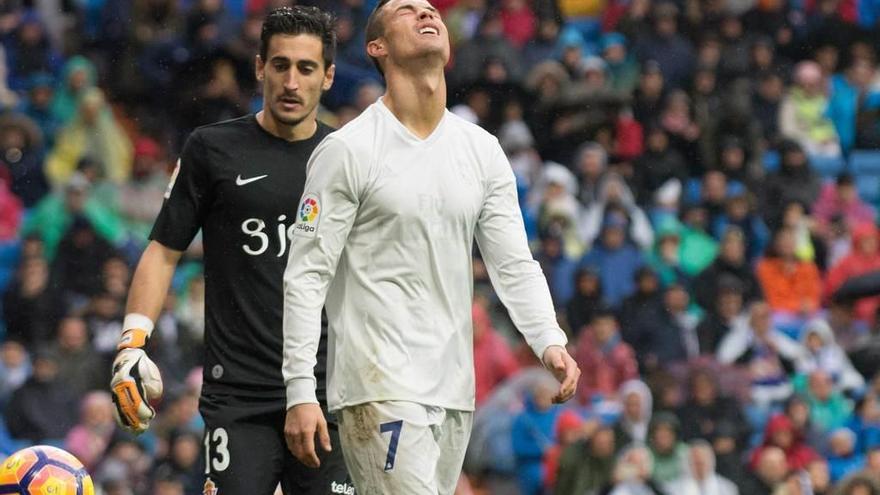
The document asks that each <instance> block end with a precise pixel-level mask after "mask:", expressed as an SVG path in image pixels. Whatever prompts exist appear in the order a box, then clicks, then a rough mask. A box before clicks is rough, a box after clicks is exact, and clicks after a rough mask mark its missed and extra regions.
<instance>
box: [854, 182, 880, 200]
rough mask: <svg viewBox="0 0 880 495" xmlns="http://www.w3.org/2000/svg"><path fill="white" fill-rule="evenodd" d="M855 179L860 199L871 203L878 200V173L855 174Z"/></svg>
mask: <svg viewBox="0 0 880 495" xmlns="http://www.w3.org/2000/svg"><path fill="white" fill-rule="evenodd" d="M855 181H856V187H857V188H858V191H859V196H860V197H861V198H862V200H864V201H866V202H868V203H872V204H876V203H877V202H878V201H880V175H856V177H855Z"/></svg>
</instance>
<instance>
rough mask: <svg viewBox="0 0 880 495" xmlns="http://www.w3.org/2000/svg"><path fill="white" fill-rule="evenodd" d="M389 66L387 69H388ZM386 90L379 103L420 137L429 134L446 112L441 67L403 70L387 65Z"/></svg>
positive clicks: (444, 84)
mask: <svg viewBox="0 0 880 495" xmlns="http://www.w3.org/2000/svg"><path fill="white" fill-rule="evenodd" d="M389 69H390V70H389ZM385 82H386V85H387V88H388V89H387V90H386V92H385V96H383V97H382V103H384V104H385V106H386V107H388V110H390V111H391V113H392V114H394V116H395V117H397V120H399V121H400V123H401V124H403V125H404V126H406V128H407V129H409V130H410V131H411V132H412V133H413V134H415V135H416V136H418V137H419V138H422V139H424V138H426V137H428V136H429V135H430V134H431V133H432V132H433V131H434V129H436V128H437V125H439V124H440V120H441V119H442V118H443V114H444V112H445V111H446V77H445V76H444V74H443V67H442V66H436V67H426V68H418V69H404V68H402V67H391V66H389V67H387V68H386V70H385Z"/></svg>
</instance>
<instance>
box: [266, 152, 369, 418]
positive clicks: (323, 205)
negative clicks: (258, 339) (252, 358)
mask: <svg viewBox="0 0 880 495" xmlns="http://www.w3.org/2000/svg"><path fill="white" fill-rule="evenodd" d="M355 165H356V164H355V162H354V159H353V157H352V155H351V153H350V151H349V150H348V149H347V147H346V145H345V144H344V142H342V141H341V140H339V139H335V138H334V137H333V136H328V137H327V138H325V139H324V141H323V142H321V144H319V145H318V147H317V148H316V149H315V151H314V153H313V154H312V157H311V159H310V160H309V165H308V176H307V178H306V185H305V189H304V191H305V192H304V194H303V197H302V199H301V200H300V204H299V207H298V209H297V210H296V224H295V225H294V227H293V235H292V239H291V249H290V255H289V258H288V261H287V268H286V270H285V271H284V319H283V332H284V348H283V364H282V376H283V378H284V383H285V385H286V387H287V407H288V408H290V407H292V406H295V405H297V404H303V403H317V402H318V400H317V397H316V395H315V387H316V380H315V374H314V368H315V364H316V362H317V358H316V354H317V352H318V343H319V341H320V338H321V308H322V307H323V306H324V301H325V299H326V297H327V292H328V290H329V287H330V283H331V281H332V280H333V276H334V275H335V273H336V267H337V264H338V263H339V257H340V255H341V253H342V250H343V248H344V247H345V242H346V239H347V238H348V234H349V231H350V230H351V227H352V225H353V223H354V219H355V216H356V215H357V211H358V206H359V195H358V192H357V191H358V189H359V182H360V181H359V180H358V177H357V174H356V170H355Z"/></svg>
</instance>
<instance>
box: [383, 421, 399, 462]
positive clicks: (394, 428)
mask: <svg viewBox="0 0 880 495" xmlns="http://www.w3.org/2000/svg"><path fill="white" fill-rule="evenodd" d="M402 429H403V420H402V419H399V420H397V421H389V422H388V423H382V424H380V425H379V433H380V434H381V433H386V432H389V431H390V432H391V441H390V442H388V456H386V457H385V471H391V470H392V469H394V459H395V458H396V457H397V442H398V440H400V430H402Z"/></svg>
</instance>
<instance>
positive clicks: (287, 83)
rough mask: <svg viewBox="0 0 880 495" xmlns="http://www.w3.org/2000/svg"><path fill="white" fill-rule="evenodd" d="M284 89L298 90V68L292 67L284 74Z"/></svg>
mask: <svg viewBox="0 0 880 495" xmlns="http://www.w3.org/2000/svg"><path fill="white" fill-rule="evenodd" d="M284 89H285V90H287V91H296V90H298V89H299V79H298V78H297V77H296V70H295V69H294V68H291V69H290V70H289V71H287V74H286V75H285V76H284Z"/></svg>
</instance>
